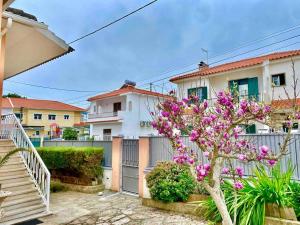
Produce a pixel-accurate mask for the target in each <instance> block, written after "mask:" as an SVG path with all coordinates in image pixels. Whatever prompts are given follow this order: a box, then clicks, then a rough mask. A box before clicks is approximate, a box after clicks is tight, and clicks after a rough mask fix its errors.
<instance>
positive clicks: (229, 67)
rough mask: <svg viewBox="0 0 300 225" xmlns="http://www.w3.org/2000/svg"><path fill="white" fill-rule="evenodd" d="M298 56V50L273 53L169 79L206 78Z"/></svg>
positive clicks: (173, 80) (172, 80) (299, 52)
mask: <svg viewBox="0 0 300 225" xmlns="http://www.w3.org/2000/svg"><path fill="white" fill-rule="evenodd" d="M298 55H300V50H293V51H285V52H275V53H272V54H268V55H263V56H258V57H254V58H248V59H243V60H239V61H235V62H230V63H225V64H222V65H218V66H214V67H208V68H204V69H202V70H199V71H196V72H193V73H188V74H183V75H180V76H177V77H173V78H171V79H170V81H171V82H175V81H179V80H182V79H186V78H191V77H197V76H207V75H211V74H216V73H223V72H227V71H231V70H236V69H241V68H245V67H250V66H255V65H259V64H262V63H263V62H264V61H265V60H270V61H273V60H278V59H284V58H288V57H293V56H298Z"/></svg>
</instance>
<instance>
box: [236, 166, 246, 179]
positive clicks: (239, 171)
mask: <svg viewBox="0 0 300 225" xmlns="http://www.w3.org/2000/svg"><path fill="white" fill-rule="evenodd" d="M235 172H236V174H237V175H239V176H240V177H242V176H243V175H244V170H243V168H242V167H240V166H238V167H236V168H235Z"/></svg>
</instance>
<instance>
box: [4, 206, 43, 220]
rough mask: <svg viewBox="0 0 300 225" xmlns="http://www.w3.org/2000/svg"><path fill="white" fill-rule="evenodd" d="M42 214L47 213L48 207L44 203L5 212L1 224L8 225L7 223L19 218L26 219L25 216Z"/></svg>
mask: <svg viewBox="0 0 300 225" xmlns="http://www.w3.org/2000/svg"><path fill="white" fill-rule="evenodd" d="M42 212H46V207H45V205H44V204H42V203H41V204H39V205H33V206H29V207H25V208H20V209H16V210H12V211H8V212H4V217H3V218H2V220H1V223H0V224H1V225H2V224H3V225H4V224H8V223H5V222H6V221H12V220H16V219H19V218H24V217H25V216H30V215H35V214H39V213H42ZM9 224H13V223H9Z"/></svg>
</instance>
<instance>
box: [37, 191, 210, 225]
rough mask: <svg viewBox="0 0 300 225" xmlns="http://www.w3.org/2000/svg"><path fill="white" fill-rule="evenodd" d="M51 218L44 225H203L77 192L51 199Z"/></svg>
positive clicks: (126, 200)
mask: <svg viewBox="0 0 300 225" xmlns="http://www.w3.org/2000/svg"><path fill="white" fill-rule="evenodd" d="M51 210H52V212H53V213H54V214H53V215H51V216H48V217H45V218H42V219H41V221H43V222H44V223H43V224H44V225H46V224H47V225H50V224H51V225H58V224H67V225H75V224H78V225H79V224H80V225H81V224H82V225H84V224H88V225H90V224H92V225H96V224H97V225H121V224H130V225H142V224H143V225H165V224H174V225H175V224H176V225H180V224H182V225H183V224H184V225H189V224H191V225H192V224H193V225H205V224H206V223H204V222H201V221H200V220H199V219H198V218H196V217H192V216H187V215H179V214H175V213H170V212H166V211H161V210H157V209H153V208H149V207H145V206H142V205H141V200H140V199H139V198H137V197H133V196H129V195H124V194H118V193H112V192H105V193H104V195H103V196H97V195H94V194H83V193H78V192H61V193H55V194H52V195H51Z"/></svg>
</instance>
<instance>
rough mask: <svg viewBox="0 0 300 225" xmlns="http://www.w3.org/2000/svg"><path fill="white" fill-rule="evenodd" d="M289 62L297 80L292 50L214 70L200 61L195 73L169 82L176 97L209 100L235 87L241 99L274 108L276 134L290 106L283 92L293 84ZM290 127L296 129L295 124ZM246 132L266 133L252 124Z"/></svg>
mask: <svg viewBox="0 0 300 225" xmlns="http://www.w3.org/2000/svg"><path fill="white" fill-rule="evenodd" d="M292 59H293V61H294V65H295V67H294V68H295V71H296V76H297V78H298V79H300V50H294V51H285V52H277V53H272V54H268V55H263V56H258V57H254V58H248V59H243V60H239V61H235V62H230V63H226V64H222V65H217V66H214V67H209V66H208V65H206V64H205V63H203V62H201V63H200V64H199V70H198V71H196V72H192V73H189V74H184V75H180V76H176V77H173V78H172V79H170V81H171V82H173V83H175V84H177V95H178V97H179V98H183V97H187V96H188V95H191V94H196V95H198V96H199V97H200V98H201V99H209V100H210V101H213V100H214V99H215V98H216V93H217V92H219V91H221V90H224V89H232V88H234V87H236V88H237V91H238V92H239V95H240V96H241V97H248V98H256V99H258V100H259V101H264V102H266V103H272V106H275V107H276V109H277V111H276V112H277V113H276V119H277V121H278V123H277V130H278V131H279V130H282V129H283V128H282V126H283V124H284V120H285V119H286V110H287V108H288V106H289V104H290V102H289V101H288V100H287V96H286V94H285V90H284V89H286V90H287V92H288V93H292V91H293V89H292V86H291V85H292V84H293V80H292V75H293V68H292ZM298 88H299V87H298ZM291 97H292V96H291ZM298 100H300V99H298ZM299 103H300V101H299ZM299 105H300V104H299ZM294 127H295V129H298V125H297V124H295V126H294ZM247 131H248V132H249V133H256V132H268V127H266V126H262V125H259V124H256V125H253V126H251V127H248V129H247Z"/></svg>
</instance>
